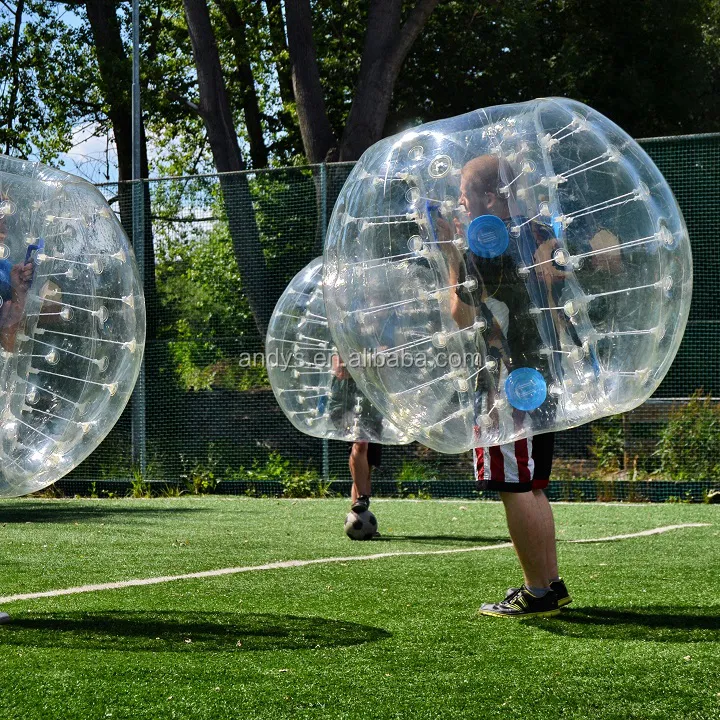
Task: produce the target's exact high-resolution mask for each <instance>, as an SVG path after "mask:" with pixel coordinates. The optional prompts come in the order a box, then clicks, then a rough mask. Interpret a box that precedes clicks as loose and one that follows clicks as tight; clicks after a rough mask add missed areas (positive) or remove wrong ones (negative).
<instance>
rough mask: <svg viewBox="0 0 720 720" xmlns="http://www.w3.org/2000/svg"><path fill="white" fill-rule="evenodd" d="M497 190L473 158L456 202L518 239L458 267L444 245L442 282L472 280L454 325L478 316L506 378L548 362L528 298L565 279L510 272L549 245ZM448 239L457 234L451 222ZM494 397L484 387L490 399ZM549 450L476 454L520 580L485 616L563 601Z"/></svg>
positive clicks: (496, 177) (552, 610)
mask: <svg viewBox="0 0 720 720" xmlns="http://www.w3.org/2000/svg"><path fill="white" fill-rule="evenodd" d="M507 169H508V171H510V170H509V167H508V168H507ZM510 172H511V171H510ZM513 177H514V176H513ZM500 186H501V168H500V162H499V161H498V159H497V157H495V156H492V155H483V156H481V157H478V158H475V159H473V160H471V161H470V162H468V163H467V164H466V165H465V166H464V167H463V170H462V175H461V183H460V199H459V201H460V204H462V205H464V207H465V209H466V210H467V212H468V214H469V216H470V219H471V220H472V219H474V218H477V217H479V216H482V215H493V216H495V217H497V218H500V219H501V220H502V221H503V222H504V223H505V225H506V227H507V229H508V232H509V230H510V225H511V224H512V225H520V226H521V231H520V235H519V236H515V237H514V236H512V235H511V236H510V245H509V247H508V249H507V250H506V251H505V252H504V253H503V254H501V255H500V256H498V257H493V258H482V257H479V256H477V255H475V254H474V253H473V252H472V251H470V250H468V251H467V254H466V255H465V258H464V262H463V261H462V260H463V258H462V257H461V255H460V253H459V251H457V250H456V249H455V248H454V247H453V246H452V245H446V249H447V253H448V261H449V262H448V265H449V270H450V284H451V285H459V284H460V283H462V282H464V281H465V280H466V279H467V277H466V274H467V275H469V276H470V277H472V278H474V279H475V280H476V281H477V287H476V289H475V290H473V291H468V290H467V289H466V288H465V287H462V286H460V285H459V286H458V287H457V290H456V293H455V294H454V295H453V297H452V299H451V311H452V315H453V318H454V320H455V322H456V323H457V325H458V327H460V328H464V327H469V326H471V325H472V324H473V322H474V321H475V320H476V314H479V315H481V316H482V318H483V319H484V320H485V321H486V322H487V323H488V329H487V331H486V336H485V337H486V343H487V348H488V355H489V356H490V357H492V358H493V359H495V360H496V361H497V362H498V366H499V368H501V373H503V374H505V375H506V374H507V373H509V372H511V371H512V370H513V369H514V368H518V367H535V366H542V365H544V364H546V362H547V360H546V359H545V358H542V357H541V356H539V354H538V353H537V352H536V349H539V348H540V347H542V346H543V342H542V340H541V337H540V332H539V330H538V327H537V323H536V321H535V319H534V318H533V317H532V316H530V315H529V313H528V312H527V310H528V308H529V306H530V305H531V304H533V303H532V302H531V297H530V294H531V293H532V294H534V295H535V296H539V295H544V296H545V297H547V296H548V295H549V294H550V293H551V292H552V284H553V283H556V282H561V281H562V279H563V277H564V275H565V273H563V272H562V271H561V270H560V269H558V268H557V267H555V266H554V265H553V264H552V263H547V264H545V265H541V266H540V267H539V268H537V269H533V270H531V271H530V274H529V276H527V277H526V278H520V277H519V276H518V274H517V267H519V266H529V265H533V264H535V263H537V262H539V261H540V260H541V259H543V258H545V257H546V256H548V257H550V256H551V253H552V250H553V249H554V248H555V246H556V244H557V242H556V239H555V237H554V235H553V233H552V230H551V228H549V227H548V226H546V225H542V224H541V223H537V222H534V221H529V220H528V221H527V222H525V221H526V220H527V218H521V219H520V220H519V221H518V217H517V216H515V217H514V218H513V220H512V223H511V219H510V209H509V206H508V201H507V200H506V199H505V197H503V195H502V194H501V193H500V189H499V188H500ZM441 222H442V221H441ZM447 229H448V228H446V231H447ZM455 232H456V233H464V229H463V228H462V226H461V225H460V224H459V223H456V228H455ZM529 291H530V292H529ZM541 322H544V323H545V324H546V330H547V331H548V332H554V330H553V327H552V320H551V318H541ZM501 377H502V375H501ZM478 378H479V376H478ZM496 390H497V388H485V392H486V393H488V394H489V395H490V397H491V398H492V397H494V393H495V391H496ZM478 398H480V393H478ZM513 421H514V422H515V424H516V428H518V429H519V428H523V429H525V430H527V429H528V428H531V427H532V417H529V416H528V414H527V413H523V412H520V411H514V413H513ZM553 445H554V435H553V434H552V433H545V434H540V435H535V436H530V437H528V438H526V439H522V440H518V441H516V442H512V443H508V444H506V445H501V446H496V447H488V448H476V449H475V451H474V470H475V479H476V482H477V485H478V488H479V489H483V490H484V489H489V490H497V491H498V492H499V493H500V498H501V499H502V502H503V505H504V508H505V513H506V518H507V524H508V529H509V531H510V536H511V538H512V541H513V546H514V547H515V551H516V552H517V556H518V559H519V561H520V565H521V567H522V571H523V579H524V583H523V585H522V587H519V588H510V590H509V591H508V593H507V595H506V597H505V598H504V599H503V600H501V601H500V602H497V603H486V604H484V605H482V607H481V608H480V611H479V612H480V613H481V614H483V615H491V616H498V617H528V616H535V617H551V616H553V615H557V614H558V613H559V612H560V607H562V606H564V605H567V604H568V603H570V601H571V599H570V596H569V594H568V591H567V588H566V587H565V584H564V582H563V581H562V579H561V578H560V576H559V572H558V564H557V551H556V543H555V523H554V520H553V513H552V509H551V507H550V503H549V502H548V499H547V496H546V495H545V492H544V489H545V488H546V487H547V485H548V482H549V479H550V470H551V468H552V455H553Z"/></svg>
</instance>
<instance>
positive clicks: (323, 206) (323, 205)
mask: <svg viewBox="0 0 720 720" xmlns="http://www.w3.org/2000/svg"><path fill="white" fill-rule="evenodd" d="M320 196H321V202H320V238H321V240H322V243H321V248H320V249H321V251H322V252H324V251H325V236H326V233H327V165H326V164H325V163H321V165H320ZM329 445H330V444H329V442H328V439H327V438H323V441H322V474H323V480H324V481H325V482H328V481H329V480H330V447H329Z"/></svg>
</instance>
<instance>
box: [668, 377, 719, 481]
mask: <svg viewBox="0 0 720 720" xmlns="http://www.w3.org/2000/svg"><path fill="white" fill-rule="evenodd" d="M718 448H720V406H718V404H717V403H713V402H712V400H711V398H710V397H709V396H704V395H703V394H702V392H701V391H697V392H696V393H695V394H694V395H693V396H692V398H691V399H690V400H689V402H687V403H686V404H684V405H679V406H677V407H675V408H674V409H673V410H672V411H671V412H670V417H669V420H668V424H667V426H666V427H665V429H664V430H663V431H662V433H661V435H660V440H659V442H658V444H657V448H656V451H655V454H656V455H657V456H658V457H659V459H660V470H661V472H662V473H663V474H664V475H665V476H667V477H668V478H670V479H671V480H704V479H709V478H716V477H717V476H718V474H720V455H718Z"/></svg>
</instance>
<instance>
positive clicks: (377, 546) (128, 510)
mask: <svg viewBox="0 0 720 720" xmlns="http://www.w3.org/2000/svg"><path fill="white" fill-rule="evenodd" d="M346 508H347V501H340V500H322V501H317V500H316V501H313V500H310V501H305V500H300V501H291V500H253V499H249V498H237V497H205V498H189V497H187V498H173V499H166V500H15V501H9V500H6V501H0V568H1V570H0V578H1V580H0V595H3V596H8V595H13V594H17V593H26V592H36V591H43V590H49V589H56V588H66V587H71V586H75V585H80V584H87V583H103V582H109V581H113V580H123V579H129V578H145V577H154V576H160V575H172V574H181V573H188V572H196V571H201V570H210V569H216V568H225V567H235V566H246V565H257V564H261V563H267V562H274V561H280V560H289V559H310V558H324V557H337V556H348V557H349V556H352V555H365V554H375V553H380V552H417V551H428V550H438V549H444V548H463V547H465V548H467V547H474V546H477V545H482V546H484V545H491V544H494V543H500V542H504V541H506V540H507V537H506V530H505V527H504V522H503V515H502V508H501V506H500V505H498V504H495V503H481V502H475V503H473V502H465V503H463V502H436V501H422V502H409V501H396V500H388V501H375V502H374V504H373V510H374V511H375V512H376V514H377V515H378V518H379V521H380V525H381V530H382V531H383V536H384V537H383V539H381V540H379V541H375V542H371V543H352V542H350V541H349V540H347V539H346V538H345V537H344V536H343V535H342V528H341V523H342V519H343V516H344V513H345V512H346ZM555 513H556V520H557V525H558V536H559V538H560V539H561V541H564V540H570V539H575V538H595V537H602V536H607V535H612V534H622V533H631V532H636V531H638V530H644V529H648V528H652V527H658V526H661V525H669V524H677V523H687V522H706V523H711V524H712V525H711V526H710V527H704V528H692V529H684V530H678V531H674V532H671V533H667V534H665V535H658V536H653V537H641V538H636V539H631V540H624V541H619V542H613V543H603V544H569V543H566V542H561V543H560V559H561V567H562V571H563V574H564V576H565V578H566V579H567V581H568V585H569V588H570V590H571V592H572V594H573V597H574V600H575V602H574V604H573V605H572V606H571V609H570V610H568V611H567V612H566V613H565V614H564V615H563V616H562V618H560V619H551V620H544V621H512V620H501V619H493V618H478V617H476V616H475V610H476V608H477V607H478V606H479V605H480V603H481V602H483V601H487V600H496V599H498V598H499V597H500V596H501V595H502V593H503V591H504V589H505V588H506V587H507V586H508V585H511V584H515V583H517V581H518V580H519V573H518V570H517V565H516V561H515V559H514V556H513V553H512V550H510V549H498V550H490V551H473V552H466V553H457V554H447V555H418V556H405V557H393V558H384V559H377V560H372V561H364V560H363V561H355V562H350V561H348V562H338V563H334V564H317V565H310V566H305V567H296V568H287V569H276V570H270V571H262V572H251V573H242V574H237V575H226V576H222V577H217V578H203V579H195V580H182V581H175V582H169V583H165V584H159V585H152V586H146V587H130V588H125V589H122V590H110V591H100V592H92V593H85V594H79V595H71V596H65V597H57V598H40V599H35V600H25V601H17V602H14V603H10V604H7V605H3V606H1V607H0V609H2V610H5V611H7V612H10V613H11V615H12V618H13V620H12V622H11V623H10V624H8V625H4V626H0V667H2V668H3V670H4V679H3V682H2V683H0V717H1V718H2V719H3V720H5V719H7V720H10V719H14V718H38V719H40V718H43V719H44V718H82V719H83V720H87V719H88V718H114V719H115V720H117V719H118V718H133V719H139V718H143V719H144V718H148V719H151V718H152V719H153V720H154V719H156V718H193V719H195V718H198V719H200V718H213V719H217V720H225V719H226V718H253V719H254V718H263V719H264V718H268V719H269V718H358V720H360V719H362V720H366V719H367V718H372V719H373V720H375V719H378V720H382V719H385V718H403V719H406V718H407V719H412V720H416V719H417V720H424V719H430V718H432V719H435V718H443V719H444V718H468V719H469V718H473V719H475V718H478V719H481V720H482V719H484V718H503V719H505V720H509V719H511V718H530V719H532V718H556V717H560V718H578V719H579V718H592V719H593V720H607V719H610V718H618V719H620V718H623V719H624V718H638V719H639V720H640V719H642V720H646V719H653V718H657V719H662V720H666V719H667V718H692V719H696V720H706V719H708V718H720V578H719V574H718V569H719V568H720V542H719V536H720V523H718V508H717V507H714V506H703V505H652V506H649V505H627V506H619V505H614V506H613V505H572V504H569V505H557V506H555Z"/></svg>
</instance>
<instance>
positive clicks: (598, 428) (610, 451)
mask: <svg viewBox="0 0 720 720" xmlns="http://www.w3.org/2000/svg"><path fill="white" fill-rule="evenodd" d="M590 429H591V432H592V439H593V442H592V445H591V446H590V454H591V455H592V456H593V457H594V458H595V462H596V463H597V469H598V470H600V471H602V472H608V473H610V472H617V471H618V470H621V469H622V466H623V453H624V449H625V448H624V445H625V437H624V434H623V425H622V416H621V415H613V416H612V417H609V418H602V419H601V420H598V421H596V422H594V423H593V424H592V425H591V427H590Z"/></svg>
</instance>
